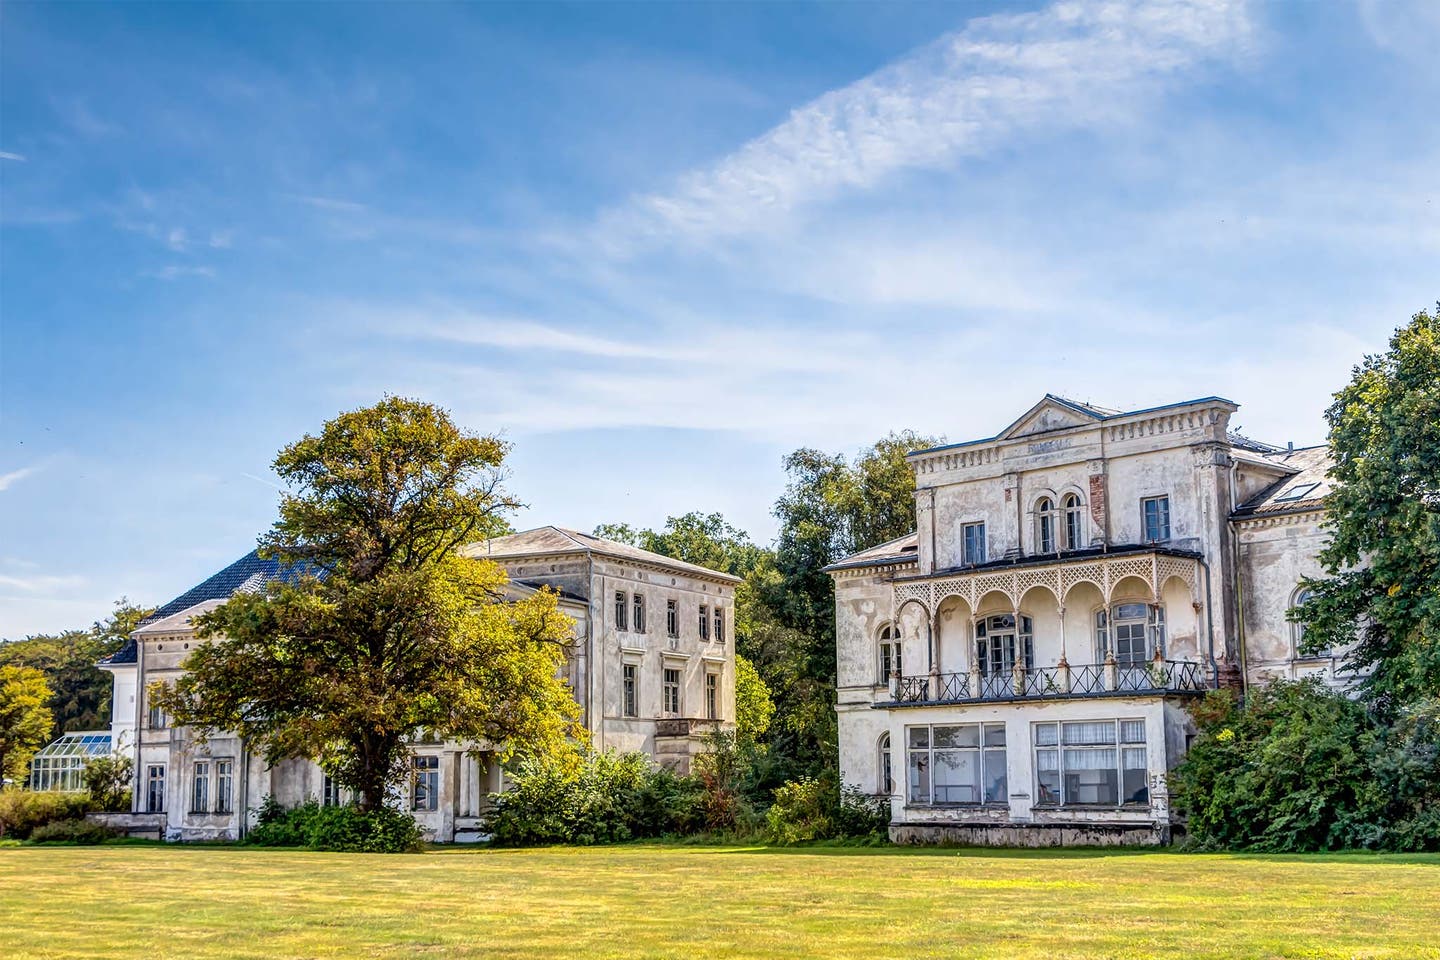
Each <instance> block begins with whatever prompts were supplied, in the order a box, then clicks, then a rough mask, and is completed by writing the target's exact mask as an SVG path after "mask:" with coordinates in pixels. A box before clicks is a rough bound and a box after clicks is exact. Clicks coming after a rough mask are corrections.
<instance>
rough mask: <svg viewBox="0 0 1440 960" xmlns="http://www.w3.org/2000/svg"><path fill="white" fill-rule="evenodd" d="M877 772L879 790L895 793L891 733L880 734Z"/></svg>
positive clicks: (885, 792)
mask: <svg viewBox="0 0 1440 960" xmlns="http://www.w3.org/2000/svg"><path fill="white" fill-rule="evenodd" d="M877 773H878V776H877V777H876V778H875V780H876V782H877V784H878V786H879V787H880V790H879V792H880V793H883V794H886V795H888V794H892V793H894V792H895V777H894V774H893V772H892V768H891V766H890V734H889V733H882V734H880V764H879V770H878V771H877Z"/></svg>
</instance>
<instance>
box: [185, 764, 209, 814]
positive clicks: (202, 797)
mask: <svg viewBox="0 0 1440 960" xmlns="http://www.w3.org/2000/svg"><path fill="white" fill-rule="evenodd" d="M190 812H191V813H209V812H210V761H209V760H208V759H206V760H196V761H195V765H194V767H193V768H192V769H191V771H190Z"/></svg>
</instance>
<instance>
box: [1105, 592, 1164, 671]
mask: <svg viewBox="0 0 1440 960" xmlns="http://www.w3.org/2000/svg"><path fill="white" fill-rule="evenodd" d="M1095 650H1096V651H1097V652H1098V653H1099V656H1100V660H1101V662H1104V661H1106V660H1107V659H1109V656H1110V653H1111V651H1112V650H1113V651H1114V654H1115V662H1116V663H1118V664H1120V665H1121V666H1122V667H1127V666H1128V667H1137V666H1140V665H1142V664H1144V663H1145V662H1147V661H1148V660H1149V659H1150V658H1151V657H1152V656H1154V654H1155V651H1157V650H1158V651H1160V655H1161V656H1162V657H1163V656H1164V655H1165V608H1164V607H1162V606H1160V605H1159V604H1149V603H1117V604H1116V605H1115V606H1114V607H1112V608H1111V609H1110V610H1108V611H1107V610H1099V611H1097V612H1096V613H1095Z"/></svg>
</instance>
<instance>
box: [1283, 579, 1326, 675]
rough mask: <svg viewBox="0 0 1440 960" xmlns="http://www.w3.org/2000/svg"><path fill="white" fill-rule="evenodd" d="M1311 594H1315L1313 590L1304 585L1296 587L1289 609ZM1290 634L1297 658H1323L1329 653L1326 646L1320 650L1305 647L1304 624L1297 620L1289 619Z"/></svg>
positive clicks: (1307, 598) (1305, 599) (1308, 597)
mask: <svg viewBox="0 0 1440 960" xmlns="http://www.w3.org/2000/svg"><path fill="white" fill-rule="evenodd" d="M1313 596H1315V591H1314V590H1308V589H1306V588H1305V587H1300V588H1298V589H1297V590H1296V591H1295V595H1294V596H1293V597H1291V598H1290V607H1291V609H1294V608H1295V607H1298V606H1300V605H1301V604H1303V603H1305V602H1306V601H1307V600H1309V599H1310V598H1311V597H1313ZM1290 636H1291V641H1292V643H1293V644H1294V648H1293V649H1294V656H1295V659H1297V660H1323V659H1325V658H1327V657H1329V656H1330V655H1331V651H1330V649H1329V648H1328V647H1326V648H1324V649H1321V650H1306V649H1305V624H1304V623H1302V622H1300V621H1299V620H1294V621H1291V623H1290Z"/></svg>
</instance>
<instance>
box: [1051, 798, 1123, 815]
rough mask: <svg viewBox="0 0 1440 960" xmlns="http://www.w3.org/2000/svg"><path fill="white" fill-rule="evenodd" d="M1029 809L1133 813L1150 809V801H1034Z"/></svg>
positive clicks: (1052, 811) (1057, 811)
mask: <svg viewBox="0 0 1440 960" xmlns="http://www.w3.org/2000/svg"><path fill="white" fill-rule="evenodd" d="M1030 809H1031V810H1042V811H1045V812H1047V813H1063V812H1065V811H1066V810H1096V811H1100V810H1124V811H1129V812H1132V813H1133V812H1135V811H1139V810H1147V811H1148V810H1149V809H1150V802H1149V801H1148V800H1147V801H1146V802H1144V803H1121V804H1114V803H1036V804H1031V806H1030Z"/></svg>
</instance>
